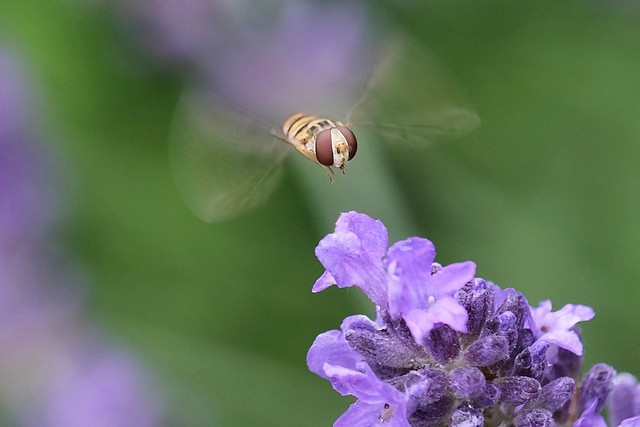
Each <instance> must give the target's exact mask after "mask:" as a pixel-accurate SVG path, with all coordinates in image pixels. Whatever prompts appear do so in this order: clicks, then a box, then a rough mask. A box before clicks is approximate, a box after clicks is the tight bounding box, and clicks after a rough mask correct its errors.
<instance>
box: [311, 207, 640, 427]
mask: <svg viewBox="0 0 640 427" xmlns="http://www.w3.org/2000/svg"><path fill="white" fill-rule="evenodd" d="M387 242H388V238H387V230H386V229H385V227H384V225H383V224H382V223H381V222H380V221H376V220H373V219H371V218H369V217H368V216H366V215H363V214H359V213H356V212H348V213H345V214H342V215H340V218H339V219H338V222H337V223H336V229H335V232H333V233H331V234H329V235H328V236H327V237H325V238H324V239H322V241H321V242H320V244H319V245H318V247H317V249H316V254H317V256H318V258H319V259H320V261H321V262H322V264H323V265H324V267H325V268H326V269H327V271H326V272H325V273H324V274H323V275H322V277H320V279H318V281H317V282H316V283H315V285H314V287H313V291H314V292H318V291H321V290H323V289H325V288H326V287H328V286H330V285H332V284H336V285H337V286H338V287H347V286H357V287H359V288H360V289H362V290H363V291H364V292H365V294H366V295H367V296H368V297H369V298H370V299H371V300H372V301H373V302H374V303H375V304H376V310H377V317H376V319H375V320H371V319H369V318H368V317H366V316H363V315H356V316H350V317H348V318H346V319H345V320H344V322H343V323H342V325H341V327H340V330H334V331H328V332H325V333H323V334H320V335H319V336H318V338H316V340H315V342H314V343H313V345H312V346H311V348H310V349H309V353H308V355H307V364H308V366H309V369H310V370H311V371H313V372H314V373H316V374H318V375H319V376H321V377H323V378H325V379H328V380H329V381H330V382H331V384H332V385H333V387H334V389H335V390H336V391H338V392H339V393H340V394H342V395H352V396H355V397H356V398H357V399H358V400H357V401H356V403H354V404H353V405H351V407H350V408H349V409H348V410H347V411H346V412H345V413H344V414H343V415H342V416H341V417H339V418H338V420H337V421H336V422H335V424H334V426H355V427H369V426H411V427H422V426H445V427H446V426H456V427H457V426H465V427H471V426H481V425H483V426H488V427H491V426H518V427H520V426H522V427H525V426H549V427H552V426H574V427H578V426H581V427H598V426H603V427H606V426H607V424H606V421H605V419H604V417H603V416H602V414H601V411H602V409H603V406H604V405H605V403H606V402H607V401H609V405H610V406H611V409H610V411H609V413H610V414H611V417H612V421H613V423H612V424H611V425H615V426H625V427H627V426H634V427H636V426H637V427H640V408H639V407H637V405H638V402H640V397H639V396H640V391H639V390H640V388H639V387H638V384H637V381H636V379H635V377H632V376H630V375H622V374H621V375H618V376H616V372H615V370H614V369H613V368H611V367H610V366H608V365H605V364H602V363H600V364H596V365H595V366H594V367H593V368H591V369H590V370H589V372H588V373H587V374H586V376H585V377H584V379H583V380H582V381H580V378H578V373H579V372H580V369H581V364H582V358H581V355H582V353H583V347H582V342H581V341H580V336H579V334H578V333H576V331H575V324H576V323H577V322H579V321H585V320H589V319H591V318H592V317H593V315H594V313H593V310H592V309H590V308H589V307H586V306H581V305H566V306H565V307H563V308H562V309H560V310H559V311H557V312H551V303H550V302H548V301H544V302H542V303H541V304H540V305H539V306H538V307H537V308H532V307H531V306H529V303H528V302H527V299H526V298H525V296H524V295H523V294H522V293H520V292H518V291H517V290H515V289H505V290H503V289H500V288H499V287H498V286H497V285H495V284H493V283H490V282H486V281H485V280H483V279H480V278H476V277H474V275H475V264H474V263H472V262H463V263H457V264H452V265H449V266H444V267H443V266H441V265H440V264H437V263H435V262H434V260H435V253H436V252H435V247H434V245H433V243H431V242H430V241H429V240H426V239H422V238H418V237H412V238H409V239H407V240H403V241H401V242H398V243H396V244H394V245H392V246H391V248H389V249H387Z"/></svg>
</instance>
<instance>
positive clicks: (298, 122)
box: [282, 113, 344, 145]
mask: <svg viewBox="0 0 640 427" xmlns="http://www.w3.org/2000/svg"><path fill="white" fill-rule="evenodd" d="M337 126H344V123H342V122H340V121H337V120H332V119H327V118H323V117H318V116H314V115H311V114H304V113H296V114H293V115H291V116H290V117H289V118H288V119H287V120H285V122H284V124H283V125H282V132H283V133H284V136H285V138H286V139H287V140H288V141H290V142H291V143H294V144H296V143H297V144H303V145H307V144H308V143H310V142H313V141H314V140H315V137H316V136H317V135H318V133H320V132H321V131H323V130H325V129H331V128H335V127H337Z"/></svg>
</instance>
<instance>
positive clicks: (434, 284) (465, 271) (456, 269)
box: [429, 261, 476, 297]
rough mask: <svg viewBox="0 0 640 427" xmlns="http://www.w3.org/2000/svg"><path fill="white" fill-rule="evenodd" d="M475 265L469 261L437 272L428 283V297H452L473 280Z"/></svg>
mask: <svg viewBox="0 0 640 427" xmlns="http://www.w3.org/2000/svg"><path fill="white" fill-rule="evenodd" d="M475 274H476V264H475V263H474V262H471V261H466V262H458V263H455V264H450V265H447V266H445V267H442V269H440V270H438V272H437V273H435V274H434V275H433V276H431V280H430V283H429V288H430V289H429V295H433V296H435V297H439V296H441V295H443V296H452V295H453V294H454V293H455V292H456V291H458V290H460V289H462V287H464V285H466V284H467V283H469V282H470V281H471V280H473V277H474V276H475Z"/></svg>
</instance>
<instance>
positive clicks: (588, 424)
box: [573, 399, 607, 427]
mask: <svg viewBox="0 0 640 427" xmlns="http://www.w3.org/2000/svg"><path fill="white" fill-rule="evenodd" d="M597 404H598V400H597V399H593V400H591V401H590V402H589V403H588V404H587V405H586V409H585V410H584V412H583V413H582V415H581V416H580V418H578V420H577V421H576V422H575V423H573V427H607V423H606V422H605V421H604V418H603V417H602V415H600V413H598V412H596V406H597Z"/></svg>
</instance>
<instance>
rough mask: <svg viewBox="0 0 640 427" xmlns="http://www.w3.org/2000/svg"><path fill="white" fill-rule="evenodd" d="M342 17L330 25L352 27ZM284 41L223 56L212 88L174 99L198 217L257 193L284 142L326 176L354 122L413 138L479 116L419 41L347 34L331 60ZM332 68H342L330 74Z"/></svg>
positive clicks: (175, 138) (277, 163)
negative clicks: (351, 40)
mask: <svg viewBox="0 0 640 427" xmlns="http://www.w3.org/2000/svg"><path fill="white" fill-rule="evenodd" d="M338 18H339V17H338ZM336 19H337V18H335V17H334V19H333V21H332V22H333V23H335V20H336ZM299 21H300V20H294V21H293V24H292V25H295V24H296V23H297V22H299ZM303 22H304V21H303ZM344 24H345V25H343V26H340V25H336V26H335V27H336V28H343V27H345V26H346V25H350V26H351V27H353V26H354V23H353V21H350V22H345V23H344ZM307 29H308V28H307V26H306V24H305V25H304V26H303V27H302V30H303V31H307ZM291 40H294V41H295V40H297V39H296V38H295V37H291V36H289V37H287V38H286V43H284V45H285V47H284V48H283V49H281V50H280V49H266V48H264V46H261V47H260V48H258V49H255V50H254V51H251V52H244V51H243V52H242V55H240V58H239V59H237V58H236V59H235V60H234V59H233V58H229V57H226V58H223V62H222V63H221V64H217V65H218V66H219V67H221V68H222V69H223V71H222V72H220V73H219V74H218V75H217V77H221V78H218V79H216V78H213V79H212V80H214V81H216V83H215V84H214V86H215V88H214V89H213V90H211V89H210V87H209V86H208V85H204V86H194V87H197V89H192V90H191V91H189V92H187V93H186V94H185V95H184V96H183V98H182V100H181V103H180V105H179V107H178V109H177V111H176V114H175V117H174V122H173V129H172V136H171V139H172V142H171V153H170V154H171V160H172V164H173V165H172V166H173V171H174V175H175V176H176V181H177V184H178V187H179V190H180V191H181V193H182V195H183V197H184V199H185V201H186V202H187V204H188V205H189V207H190V208H191V210H192V211H194V212H195V213H196V215H197V216H198V217H200V218H201V219H202V220H204V221H207V222H215V221H219V220H223V219H227V218H230V217H234V216H236V215H238V214H240V213H242V212H244V211H246V210H248V209H250V208H253V207H255V206H256V205H258V204H260V203H261V202H263V201H264V200H265V199H266V198H267V197H268V196H269V194H270V193H271V192H272V190H273V189H274V187H275V186H276V184H277V182H278V179H279V178H280V175H281V173H282V163H283V160H284V159H285V157H287V155H288V153H290V152H292V151H294V150H292V148H293V149H295V151H297V152H298V153H300V154H302V155H303V156H304V157H306V158H307V159H309V160H311V161H312V162H314V163H316V164H317V165H318V166H320V167H321V168H322V169H324V171H325V172H326V173H327V175H328V176H329V178H330V180H331V181H333V177H334V174H335V170H339V171H341V172H343V173H344V172H345V170H346V169H347V167H348V163H349V162H350V161H352V160H353V159H354V156H355V155H356V152H357V150H358V140H357V137H356V131H354V128H356V127H357V128H360V127H362V128H367V129H370V130H371V131H372V132H373V133H376V134H378V135H379V136H380V137H381V139H382V140H384V141H388V142H390V143H393V144H395V143H400V144H404V145H415V146H422V145H424V144H425V143H428V142H431V141H434V140H436V139H439V138H442V137H457V136H461V135H464V134H466V133H467V132H469V131H470V130H472V129H474V128H475V127H476V126H477V125H478V123H479V119H478V116H477V115H476V114H475V112H474V110H473V108H472V107H471V106H470V104H469V103H468V102H467V101H466V98H465V97H464V96H463V94H462V92H461V91H460V90H459V89H458V87H457V85H456V84H455V83H454V81H453V80H452V79H451V75H450V73H449V72H448V71H446V70H445V68H444V67H443V66H442V64H440V63H438V62H437V61H436V60H435V58H434V56H433V55H431V54H429V53H428V52H427V51H426V50H425V48H424V47H423V46H422V45H421V44H419V43H415V42H412V41H410V40H409V39H406V38H401V39H394V40H393V41H392V42H390V43H388V44H386V45H385V47H379V46H372V45H369V47H368V48H363V47H362V45H361V44H357V43H356V44H353V46H351V47H350V51H349V52H347V54H346V55H344V56H343V57H342V58H339V60H334V57H333V56H332V52H331V50H330V49H329V48H328V47H329V46H327V45H323V46H320V48H318V49H315V50H314V49H309V51H308V54H309V55H311V56H310V59H309V60H304V59H301V58H298V57H295V56H292V55H291V52H290V50H291V49H296V46H295V45H293V46H292V44H291V43H294V42H292V41H291ZM397 40H400V42H398V41H397ZM337 42H338V43H342V44H345V43H346V42H345V40H344V38H342V39H340V38H338V40H337ZM300 49H302V47H300ZM314 53H315V55H316V56H313V55H314ZM279 56H280V57H282V58H279ZM356 56H357V60H356V59H354V57H356ZM318 57H319V58H318ZM265 58H266V60H265ZM327 62H331V63H330V64H329V65H328V66H326V65H327ZM274 64H275V66H276V68H275V69H274ZM279 64H281V65H282V66H281V67H280V69H277V67H278V66H280V65H279ZM340 67H342V68H347V69H348V70H347V71H348V72H347V73H344V72H343V73H342V74H341V73H337V72H336V68H340ZM247 70H250V71H253V70H255V71H256V72H255V73H253V74H252V73H249V74H247ZM344 76H346V77H344ZM225 79H227V80H226V83H221V80H222V81H224V80H225ZM346 80H348V81H346ZM221 87H222V88H223V89H222V90H220V88H221ZM225 89H226V92H225ZM296 111H300V112H296ZM292 113H293V114H292ZM401 146H402V145H398V147H401ZM361 149H362V147H361Z"/></svg>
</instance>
